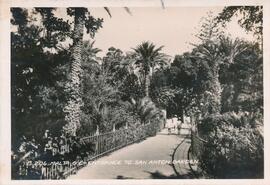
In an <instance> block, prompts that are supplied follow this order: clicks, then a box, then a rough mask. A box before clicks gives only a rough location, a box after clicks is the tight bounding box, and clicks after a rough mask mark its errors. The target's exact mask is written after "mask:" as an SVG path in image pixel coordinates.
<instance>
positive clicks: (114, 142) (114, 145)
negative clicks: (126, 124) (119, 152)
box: [113, 124, 116, 148]
mask: <svg viewBox="0 0 270 185" xmlns="http://www.w3.org/2000/svg"><path fill="white" fill-rule="evenodd" d="M115 147H116V139H115V124H113V148H115Z"/></svg>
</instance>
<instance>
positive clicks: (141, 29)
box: [56, 7, 253, 57]
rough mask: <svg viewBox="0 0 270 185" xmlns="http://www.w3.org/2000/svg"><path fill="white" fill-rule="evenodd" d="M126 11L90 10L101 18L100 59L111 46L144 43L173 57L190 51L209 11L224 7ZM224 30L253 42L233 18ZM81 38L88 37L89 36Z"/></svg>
mask: <svg viewBox="0 0 270 185" xmlns="http://www.w3.org/2000/svg"><path fill="white" fill-rule="evenodd" d="M129 8H130V11H131V12H132V15H129V14H128V13H127V12H126V11H125V9H124V8H121V7H119V8H118V7H112V8H109V9H110V12H111V14H112V17H110V16H109V15H108V14H107V12H106V11H105V10H104V8H89V10H90V13H91V15H93V16H94V17H96V18H97V17H99V18H103V19H104V22H103V27H102V28H101V29H99V30H98V32H97V33H96V36H95V38H94V40H95V47H97V48H100V49H101V50H102V52H101V53H100V54H99V56H104V55H105V54H106V52H107V50H108V48H109V47H111V46H114V47H115V48H119V49H121V50H122V51H124V52H126V51H131V50H132V48H135V47H136V46H137V45H139V44H140V43H142V42H143V41H151V42H153V43H154V44H155V45H156V46H164V48H163V52H164V53H166V54H168V55H170V56H172V57H173V56H175V55H176V54H182V53H184V52H187V51H191V49H192V47H193V46H192V45H191V43H193V44H196V43H198V39H197V38H196V36H195V35H196V34H197V33H198V31H199V28H200V24H201V19H202V17H205V16H207V13H209V12H210V11H211V12H212V13H213V15H217V14H218V13H219V12H221V11H222V9H223V7H166V8H165V9H163V8H161V7H136V8H132V7H129ZM56 14H57V15H58V16H61V17H63V18H67V16H66V9H58V10H57V13H56ZM226 31H227V32H228V33H229V34H231V35H232V37H240V38H244V39H247V40H252V39H253V36H252V35H251V34H247V33H246V32H245V31H244V29H243V28H241V27H240V26H239V25H238V23H237V19H236V18H235V19H233V20H232V22H231V23H230V24H228V26H227V28H226ZM85 35H86V34H85ZM84 39H85V40H87V39H91V38H90V36H89V35H88V36H85V37H84ZM91 40H93V39H91Z"/></svg>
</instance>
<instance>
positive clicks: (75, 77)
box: [63, 7, 130, 136]
mask: <svg viewBox="0 0 270 185" xmlns="http://www.w3.org/2000/svg"><path fill="white" fill-rule="evenodd" d="M104 9H105V10H106V11H107V13H108V14H109V15H110V16H111V13H110V11H109V9H108V8H107V7H104ZM125 10H126V11H127V12H128V13H130V11H129V9H128V8H127V7H125ZM67 13H68V15H70V16H74V30H73V37H72V39H73V47H72V52H71V65H70V77H69V82H68V83H67V84H66V91H67V94H69V97H68V100H67V103H66V106H65V107H64V112H65V121H66V122H67V124H66V125H65V126H64V127H63V130H64V131H65V132H66V133H68V134H70V135H73V136H75V135H76V131H77V129H78V127H79V126H80V112H81V106H82V97H81V90H80V89H81V88H80V86H81V83H80V79H81V76H82V66H81V61H82V46H83V33H84V26H85V27H86V28H87V33H90V35H91V36H92V37H94V34H95V32H96V31H97V30H98V29H99V28H100V27H101V23H102V19H94V18H93V17H91V15H90V13H89V11H88V9H87V8H68V9H67Z"/></svg>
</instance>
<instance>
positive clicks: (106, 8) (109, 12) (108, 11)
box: [104, 7, 112, 17]
mask: <svg viewBox="0 0 270 185" xmlns="http://www.w3.org/2000/svg"><path fill="white" fill-rule="evenodd" d="M104 9H105V10H106V12H107V13H108V15H109V16H110V17H112V14H111V11H110V9H109V8H108V7H104Z"/></svg>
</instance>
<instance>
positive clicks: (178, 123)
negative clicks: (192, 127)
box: [177, 120, 182, 135]
mask: <svg viewBox="0 0 270 185" xmlns="http://www.w3.org/2000/svg"><path fill="white" fill-rule="evenodd" d="M181 125H182V122H181V120H178V122H177V134H178V135H180V130H181Z"/></svg>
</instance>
